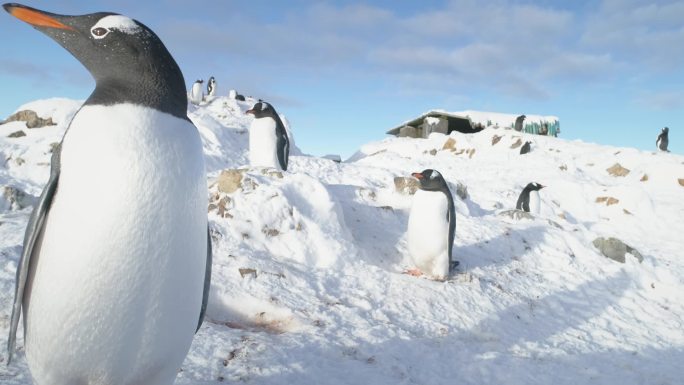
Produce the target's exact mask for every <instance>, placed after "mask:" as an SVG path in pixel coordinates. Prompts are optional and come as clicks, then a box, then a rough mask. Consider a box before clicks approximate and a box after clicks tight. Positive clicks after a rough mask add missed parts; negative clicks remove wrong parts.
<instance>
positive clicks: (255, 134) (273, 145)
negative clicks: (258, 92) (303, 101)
mask: <svg viewBox="0 0 684 385" xmlns="http://www.w3.org/2000/svg"><path fill="white" fill-rule="evenodd" d="M247 113H248V114H252V115H254V120H253V121H252V125H251V126H250V127H249V164H250V165H252V166H254V167H273V168H275V169H278V170H284V171H287V163H288V157H289V156H290V140H289V139H288V138H287V131H286V130H285V126H284V125H283V122H282V121H281V120H280V116H278V113H277V112H276V110H275V109H274V108H273V106H272V105H270V104H268V103H266V102H258V103H257V104H255V105H254V107H252V108H251V109H250V110H247Z"/></svg>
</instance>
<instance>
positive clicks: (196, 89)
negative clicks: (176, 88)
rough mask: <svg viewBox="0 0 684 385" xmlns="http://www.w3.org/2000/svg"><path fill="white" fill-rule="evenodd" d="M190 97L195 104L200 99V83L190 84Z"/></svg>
mask: <svg viewBox="0 0 684 385" xmlns="http://www.w3.org/2000/svg"><path fill="white" fill-rule="evenodd" d="M190 98H191V99H192V102H193V103H195V104H199V103H200V102H201V101H202V84H201V83H194V84H193V85H192V90H191V92H190Z"/></svg>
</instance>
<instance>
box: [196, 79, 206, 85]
mask: <svg viewBox="0 0 684 385" xmlns="http://www.w3.org/2000/svg"><path fill="white" fill-rule="evenodd" d="M195 83H199V84H202V83H204V79H197V80H195Z"/></svg>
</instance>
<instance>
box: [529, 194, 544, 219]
mask: <svg viewBox="0 0 684 385" xmlns="http://www.w3.org/2000/svg"><path fill="white" fill-rule="evenodd" d="M540 208H541V200H540V199H539V191H530V212H531V213H532V214H539V210H540Z"/></svg>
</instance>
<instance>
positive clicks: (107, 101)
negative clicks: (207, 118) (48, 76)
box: [3, 4, 211, 385]
mask: <svg viewBox="0 0 684 385" xmlns="http://www.w3.org/2000/svg"><path fill="white" fill-rule="evenodd" d="M3 7H4V8H5V10H6V11H7V12H9V13H10V14H11V15H13V16H15V17H17V18H18V19H20V20H22V21H25V22H26V23H28V24H31V25H32V26H33V27H34V28H36V29H37V30H38V31H40V32H42V33H44V34H46V35H48V36H49V37H50V38H52V39H54V40H55V41H56V42H57V43H59V44H60V45H61V46H62V47H64V48H65V49H66V50H68V51H69V52H70V53H71V54H72V55H74V56H75V57H76V59H78V60H79V61H80V62H81V63H82V64H83V65H84V66H85V67H86V69H87V70H88V71H89V72H90V74H91V75H92V76H93V78H94V79H95V83H96V85H95V90H94V91H93V93H92V94H91V95H90V97H89V98H88V99H87V100H86V101H85V103H84V104H83V106H82V107H81V109H80V110H79V111H78V112H77V113H76V115H75V116H74V117H73V119H72V121H71V123H70V125H69V127H68V129H67V131H66V133H65V134H64V137H63V139H62V143H61V145H60V146H59V147H58V148H57V149H55V151H54V152H53V155H52V165H51V172H50V178H49V180H48V182H47V186H46V187H45V189H44V190H43V192H42V194H41V196H40V199H39V202H38V204H37V206H36V207H35V208H34V211H33V213H32V214H31V218H30V220H29V223H28V226H27V229H26V234H25V236H24V247H23V251H22V255H21V258H20V260H19V265H18V268H17V280H16V286H15V298H14V304H13V308H12V316H11V321H10V335H9V339H8V350H9V355H8V361H9V360H10V359H11V358H12V353H13V350H14V345H15V339H16V332H17V326H18V323H19V318H20V315H21V314H22V311H23V318H24V335H25V341H24V347H25V351H26V359H27V361H28V366H29V369H30V371H31V375H32V377H33V379H34V382H35V383H36V384H37V385H73V384H146V385H164V384H171V383H172V382H173V381H174V379H175V378H176V375H177V373H178V369H179V368H180V365H181V363H182V362H183V360H184V358H185V356H186V354H187V352H188V350H189V348H190V343H191V342H192V339H193V335H194V333H195V331H196V330H197V329H198V328H199V326H200V325H201V323H202V320H203V317H204V311H205V308H206V303H207V294H208V288H209V279H210V276H211V243H210V238H209V234H208V228H207V211H206V208H207V187H206V175H205V170H204V157H203V153H202V142H201V140H200V136H199V134H198V131H197V128H196V127H195V126H194V125H193V124H192V122H191V121H190V120H189V119H188V117H187V114H186V109H187V96H186V93H185V82H184V80H183V75H182V73H181V71H180V69H179V67H178V65H177V64H176V62H175V60H174V59H173V57H172V56H171V54H170V53H169V52H168V50H167V49H166V47H165V46H164V44H163V43H162V42H161V40H160V39H159V38H158V37H157V35H155V33H154V32H152V30H150V29H149V28H147V27H146V26H145V25H143V24H142V23H140V22H138V21H135V20H132V19H130V18H128V17H125V16H121V15H117V14H114V13H93V14H87V15H81V16H64V15H57V14H53V13H48V12H43V11H39V10H37V9H34V8H30V7H26V6H23V5H19V4H5V5H3ZM94 207H96V208H97V210H93V208H94Z"/></svg>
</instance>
